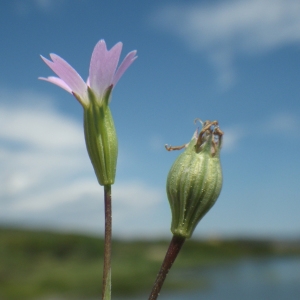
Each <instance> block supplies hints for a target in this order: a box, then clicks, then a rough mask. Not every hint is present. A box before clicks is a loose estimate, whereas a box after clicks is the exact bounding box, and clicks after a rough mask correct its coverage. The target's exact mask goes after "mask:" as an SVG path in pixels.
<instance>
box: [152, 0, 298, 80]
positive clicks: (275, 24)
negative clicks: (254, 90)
mask: <svg viewBox="0 0 300 300" xmlns="http://www.w3.org/2000/svg"><path fill="white" fill-rule="evenodd" d="M151 21H152V24H155V26H156V27H159V28H160V29H162V30H166V31H167V32H171V33H173V34H175V35H176V36H177V37H179V38H181V39H182V40H183V41H184V42H185V43H187V45H188V46H189V47H190V49H191V50H193V51H199V52H200V53H203V54H204V55H206V56H207V57H208V59H209V60H210V61H211V63H212V64H213V65H214V66H215V68H216V69H217V71H218V73H219V81H220V83H221V84H223V85H225V86H226V85H230V84H232V83H233V82H234V80H235V75H234V73H235V72H234V68H233V65H234V59H235V55H240V54H242V55H249V54H255V53H261V52H267V51H269V50H272V49H276V48H279V47H283V46H286V45H291V44H295V43H299V42H300V2H299V1H298V0H243V1H240V0H226V1H218V2H214V3H210V4H202V3H195V4H182V5H168V6H165V7H163V8H161V9H160V10H159V11H157V12H156V13H154V14H153V15H152V16H151Z"/></svg>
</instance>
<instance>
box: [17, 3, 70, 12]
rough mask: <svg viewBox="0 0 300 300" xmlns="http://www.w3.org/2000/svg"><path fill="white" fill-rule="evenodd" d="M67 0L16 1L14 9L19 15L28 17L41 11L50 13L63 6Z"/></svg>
mask: <svg viewBox="0 0 300 300" xmlns="http://www.w3.org/2000/svg"><path fill="white" fill-rule="evenodd" d="M63 2H65V0H56V1H55V0H26V1H24V0H15V1H14V9H15V11H16V13H17V14H19V15H22V16H27V15H29V14H30V13H32V12H35V11H39V12H43V13H49V12H52V11H54V10H55V8H57V7H58V6H61V5H62V4H63Z"/></svg>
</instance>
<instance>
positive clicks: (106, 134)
mask: <svg viewBox="0 0 300 300" xmlns="http://www.w3.org/2000/svg"><path fill="white" fill-rule="evenodd" d="M111 91H112V86H111V87H109V88H108V89H107V91H106V93H105V95H104V97H103V99H101V102H100V101H99V100H98V99H97V98H96V96H95V94H94V93H93V91H92V90H91V89H90V88H88V96H89V100H90V103H89V105H88V106H86V107H84V135H85V142H86V147H87V151H88V154H89V157H90V159H91V162H92V165H93V167H94V170H95V173H96V176H97V179H98V182H99V184H100V185H111V184H113V183H114V181H115V176H116V167H117V157H118V140H117V134H116V130H115V126H114V121H113V118H112V115H111V112H110V109H109V106H108V102H109V98H110V95H111Z"/></svg>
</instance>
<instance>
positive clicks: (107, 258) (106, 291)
mask: <svg viewBox="0 0 300 300" xmlns="http://www.w3.org/2000/svg"><path fill="white" fill-rule="evenodd" d="M104 207H105V237H104V265H103V287H102V288H103V289H102V300H110V299H111V185H105V186H104Z"/></svg>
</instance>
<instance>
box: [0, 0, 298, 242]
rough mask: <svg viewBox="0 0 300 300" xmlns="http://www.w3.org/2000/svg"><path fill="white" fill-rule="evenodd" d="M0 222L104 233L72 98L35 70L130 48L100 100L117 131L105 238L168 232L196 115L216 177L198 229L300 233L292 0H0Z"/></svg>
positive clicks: (199, 232)
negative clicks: (107, 96)
mask: <svg viewBox="0 0 300 300" xmlns="http://www.w3.org/2000/svg"><path fill="white" fill-rule="evenodd" d="M0 8H1V9H0V41H1V47H0V67H1V68H0V70H1V71H0V182H1V185H0V224H5V225H9V226H21V227H30V228H37V229H50V230H59V231H72V232H84V233H89V234H102V233H103V227H104V217H103V188H102V187H100V186H99V185H98V183H97V180H96V177H95V174H94V172H93V168H92V165H91V163H90V161H89V158H88V155H87V152H86V148H85V143H84V135H83V120H82V117H83V111H82V107H81V106H80V105H79V103H78V102H77V101H76V100H75V98H74V97H73V96H72V95H70V94H68V93H67V92H66V91H64V90H62V89H60V88H59V87H57V86H54V85H52V84H50V83H48V82H44V81H40V80H38V79H37V78H38V77H39V76H43V77H47V76H50V75H54V74H53V72H52V71H51V70H50V69H49V68H48V67H47V66H46V65H45V63H44V62H43V61H42V60H41V58H40V55H43V56H45V57H49V56H48V55H49V53H56V54H58V55H59V56H61V57H62V58H64V59H65V60H66V61H67V62H69V63H70V64H71V65H72V66H73V67H74V68H75V69H76V70H77V71H78V73H79V74H80V75H81V76H82V77H83V78H84V79H85V78H87V76H88V69H89V62H90V57H91V54H92V51H93V48H94V46H95V45H96V43H97V42H98V41H99V40H100V39H104V40H105V41H106V43H107V46H108V48H111V47H113V46H114V45H115V44H116V43H117V42H119V41H122V42H123V51H122V55H121V59H122V58H124V57H125V55H126V54H127V53H128V52H130V51H132V50H137V55H138V58H137V60H136V61H134V63H133V64H132V65H131V66H130V68H129V69H128V70H127V71H126V73H125V74H124V76H123V77H122V78H121V80H120V81H119V82H118V84H117V86H116V87H115V88H114V91H113V95H112V101H111V104H110V107H111V110H112V114H113V117H114V122H115V126H116V130H117V133H118V139H119V157H118V167H117V177H116V182H115V184H114V185H113V187H112V197H113V235H114V237H116V238H139V237H143V238H161V237H170V236H171V233H170V224H171V214H170V208H169V203H168V200H167V196H166V192H165V184H166V178H167V174H168V172H169V169H170V167H171V165H172V164H173V162H174V161H175V159H176V158H177V156H178V155H179V154H180V152H179V151H173V152H167V151H166V150H165V148H164V145H165V144H168V145H182V144H185V143H188V142H189V140H190V139H191V137H192V135H193V133H194V131H195V129H196V128H197V126H199V125H195V124H194V119H195V118H200V119H202V120H207V119H209V120H218V121H219V124H220V128H221V129H222V130H223V131H224V132H225V134H224V145H223V149H222V151H221V162H222V168H223V177H224V179H223V188H222V192H221V195H220V197H219V199H218V201H217V202H216V204H215V206H214V207H213V208H212V209H211V210H210V211H209V212H208V214H207V215H206V216H205V217H204V218H203V219H202V220H201V222H200V223H199V225H198V227H197V228H196V230H195V232H194V235H193V236H194V237H195V238H203V237H210V238H219V237H221V238H222V237H237V236H238V237H241V236H245V237H272V238H291V237H299V236H300V218H299V212H300V196H299V192H300V181H299V178H300V176H299V175H300V160H299V156H298V152H299V150H298V149H299V148H300V131H299V127H300V2H299V1H298V0H240V1H238V0H222V1H221V0H220V1H215V0H209V1H208V0H203V1H186V0H185V1H179V0H177V1H175V0H144V1H140V0H127V1H117V0H111V1H98V0H84V1H83V0H4V1H1V4H0Z"/></svg>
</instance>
